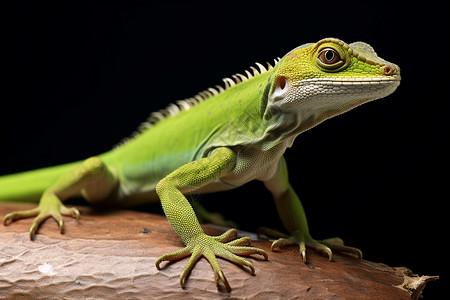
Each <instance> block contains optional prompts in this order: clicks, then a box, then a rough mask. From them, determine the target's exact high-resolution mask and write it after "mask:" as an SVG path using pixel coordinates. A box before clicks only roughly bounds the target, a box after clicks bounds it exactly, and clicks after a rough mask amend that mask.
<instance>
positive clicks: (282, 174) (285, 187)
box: [262, 157, 362, 262]
mask: <svg viewBox="0 0 450 300" xmlns="http://www.w3.org/2000/svg"><path fill="white" fill-rule="evenodd" d="M264 184H265V186H266V187H267V189H268V190H269V191H270V192H271V193H272V195H273V197H274V200H275V203H276V207H277V210H278V214H279V215H280V218H281V221H282V222H283V224H284V226H285V227H286V229H287V230H288V231H289V233H290V236H287V235H282V234H278V233H276V232H274V231H271V230H267V229H263V230H262V232H263V233H266V234H268V235H272V236H275V237H278V238H279V239H278V240H276V241H275V242H273V244H272V247H271V249H272V250H274V249H275V248H281V247H283V246H287V245H292V244H298V245H299V246H300V254H301V256H302V258H303V261H304V262H306V247H310V248H313V249H315V250H317V251H319V252H323V253H326V254H327V255H328V258H329V260H330V261H331V260H332V259H333V251H335V252H342V253H349V254H354V255H356V256H358V257H359V258H361V257H362V252H361V251H360V250H359V249H356V248H353V247H348V246H344V243H343V241H342V240H341V239H340V238H331V239H326V240H322V241H316V240H314V239H313V238H312V237H311V235H310V233H309V229H308V223H307V220H306V215H305V211H304V210H303V206H302V204H301V202H300V200H299V198H298V196H297V194H296V193H295V191H294V189H293V188H292V187H291V185H290V184H289V178H288V171H287V165H286V161H285V159H284V157H282V158H281V159H280V162H279V166H278V170H277V172H276V174H275V175H274V176H273V177H272V178H271V179H269V180H267V181H265V182H264Z"/></svg>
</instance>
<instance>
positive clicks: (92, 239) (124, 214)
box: [0, 204, 437, 300]
mask: <svg viewBox="0 0 450 300" xmlns="http://www.w3.org/2000/svg"><path fill="white" fill-rule="evenodd" d="M30 207H33V206H31V205H24V204H1V205H0V216H1V217H2V218H3V216H4V215H5V214H6V213H7V212H10V211H13V210H18V209H27V208H30ZM79 209H80V211H81V212H82V216H81V218H80V220H78V221H76V220H74V219H71V218H65V229H66V230H65V233H64V234H63V235H61V234H60V233H59V230H58V227H57V225H56V223H55V222H54V221H52V220H47V221H46V222H45V223H44V224H43V225H42V226H41V228H40V229H39V232H38V234H37V236H36V238H35V240H34V241H30V240H29V235H28V230H29V227H30V225H31V221H32V220H31V219H26V220H19V221H17V222H15V223H14V224H12V225H9V226H7V227H5V226H2V225H0V299H3V298H6V299H31V298H32V299H41V298H47V299H67V298H69V299H72V298H76V299H86V298H91V299H117V298H121V299H130V298H133V299H155V298H157V299H190V298H195V299H220V298H233V299H244V298H245V299H341V298H342V299H359V300H361V299H417V298H418V297H419V295H420V293H421V291H422V290H423V288H424V287H425V285H426V283H427V282H428V281H431V280H434V279H436V278H437V277H430V276H421V277H419V276H417V275H414V274H412V272H411V271H410V270H408V269H406V268H403V267H399V268H395V267H389V266H386V265H384V264H380V263H373V262H369V261H366V260H358V259H356V258H352V257H346V256H341V255H335V258H334V262H329V261H328V259H327V258H326V257H323V256H321V255H319V254H317V253H315V252H314V251H309V256H308V260H309V263H308V264H304V263H303V262H302V261H301V259H300V257H299V254H298V252H297V249H296V248H294V247H292V248H289V249H287V250H285V251H283V252H276V253H274V252H270V242H269V241H267V240H258V241H254V242H253V245H254V246H256V247H260V248H262V249H264V250H266V251H267V252H268V253H269V261H263V260H260V259H259V258H258V257H255V258H249V260H250V261H251V262H252V263H253V264H254V266H255V269H256V275H255V276H252V275H250V274H249V273H248V272H247V271H246V270H244V269H242V268H240V267H237V266H236V265H234V264H232V263H230V262H227V261H224V260H221V261H220V264H221V266H222V269H223V271H224V273H225V275H226V276H227V279H228V281H229V283H230V285H231V286H232V288H233V290H232V292H231V293H227V292H226V290H225V289H224V288H221V287H219V288H217V287H216V286H215V284H214V276H213V273H212V269H211V267H210V266H209V264H208V263H207V262H206V260H205V259H202V260H200V261H199V262H198V263H197V265H196V267H195V268H194V270H193V272H192V274H191V275H190V277H189V279H188V281H187V284H186V288H185V289H182V288H181V287H180V284H179V276H180V274H181V272H182V270H183V267H184V265H185V263H186V260H183V261H180V262H176V263H173V264H169V265H165V267H164V268H163V269H162V270H161V271H158V270H157V269H156V267H155V261H156V259H157V257H159V256H160V255H162V254H164V253H167V252H171V251H175V250H177V249H180V247H182V246H183V244H182V242H181V239H180V238H179V237H178V236H177V235H176V234H175V232H174V231H173V229H172V228H171V226H170V224H169V223H168V221H167V219H166V218H165V217H164V216H160V215H153V214H148V213H140V212H134V211H127V210H115V211H107V212H104V211H103V212H99V211H94V210H92V209H91V208H87V207H79ZM204 228H205V231H206V232H207V233H209V234H219V233H221V232H220V230H218V229H216V228H214V227H212V226H204Z"/></svg>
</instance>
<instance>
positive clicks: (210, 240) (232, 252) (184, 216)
mask: <svg viewBox="0 0 450 300" xmlns="http://www.w3.org/2000/svg"><path fill="white" fill-rule="evenodd" d="M235 162H236V155H235V153H234V152H233V151H232V150H231V149H229V148H226V147H222V148H218V149H215V150H214V151H213V152H212V153H211V155H210V156H209V157H206V158H202V159H199V160H197V161H193V162H191V163H188V164H186V165H184V166H182V167H180V168H178V169H176V170H175V171H173V172H172V173H171V174H169V175H168V176H167V177H165V178H164V179H162V180H161V181H160V182H159V183H158V185H157V186H156V192H157V193H158V195H159V197H160V199H161V205H162V207H163V210H164V213H165V215H166V216H167V219H169V222H170V224H172V227H173V228H174V230H175V232H176V233H177V234H178V235H179V236H180V237H181V238H182V239H183V241H184V243H185V245H186V247H185V248H184V249H182V250H179V251H176V252H173V253H169V254H166V255H163V256H161V257H160V258H158V259H157V261H156V267H157V268H158V269H160V263H161V262H162V261H165V260H167V261H176V260H178V259H181V258H184V257H186V256H189V255H191V257H190V259H189V261H188V262H187V264H186V266H185V268H184V271H183V273H182V274H181V276H180V284H181V286H182V287H184V285H185V281H186V278H187V276H188V275H189V273H190V272H191V270H192V269H193V267H194V265H195V263H196V261H197V260H198V259H200V258H201V257H202V256H204V257H205V258H206V259H207V260H208V262H209V263H210V264H211V267H212V268H213V271H214V276H215V282H216V285H218V282H219V279H220V280H222V282H223V283H224V284H225V287H226V288H227V290H228V291H230V290H231V287H230V285H229V284H228V281H227V279H226V277H225V275H224V273H223V272H222V270H221V268H220V266H219V264H218V262H217V259H216V256H219V257H222V258H225V259H227V260H229V261H231V262H234V263H236V264H238V265H241V266H245V267H248V268H249V269H250V272H251V274H253V273H254V267H253V265H252V264H251V263H250V262H248V261H247V260H245V259H243V258H241V257H239V256H238V255H251V254H261V255H263V256H264V257H265V259H267V254H266V253H265V252H264V251H263V250H261V249H258V248H253V247H248V245H249V244H250V239H249V238H241V239H237V240H232V239H234V238H236V230H235V229H231V230H229V231H227V232H226V233H224V234H223V235H221V236H219V237H213V236H208V235H206V234H205V233H204V232H203V229H202V228H201V227H200V223H199V222H198V220H197V217H196V215H195V213H194V210H193V209H192V207H191V205H190V204H189V202H188V200H187V199H186V198H185V197H184V195H183V193H182V192H190V191H195V190H196V189H198V188H200V187H202V186H204V185H206V184H208V183H210V182H212V181H213V180H215V179H216V178H219V177H221V176H222V175H224V174H226V173H228V172H229V171H230V170H232V169H233V168H234V166H235ZM230 240H232V241H230Z"/></svg>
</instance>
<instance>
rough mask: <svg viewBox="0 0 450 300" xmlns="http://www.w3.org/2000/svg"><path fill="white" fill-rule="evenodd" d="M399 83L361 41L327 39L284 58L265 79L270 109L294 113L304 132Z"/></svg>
mask: <svg viewBox="0 0 450 300" xmlns="http://www.w3.org/2000/svg"><path fill="white" fill-rule="evenodd" d="M399 84H400V68H399V67H398V66H397V65H395V64H392V63H389V62H387V61H385V60H383V59H381V58H380V57H378V56H377V54H376V53H375V51H374V50H373V48H372V47H371V46H370V45H368V44H366V43H363V42H356V43H352V44H346V43H344V42H342V41H340V40H338V39H334V38H327V39H323V40H321V41H319V42H317V43H316V44H305V45H303V46H300V47H297V48H295V49H294V50H292V51H291V52H289V53H288V54H286V55H285V56H284V57H283V58H282V59H281V60H280V61H279V62H278V64H277V65H276V67H275V68H274V70H273V73H272V76H271V87H270V91H269V95H268V96H269V99H268V104H269V106H270V108H271V109H272V110H273V109H275V110H277V111H282V112H287V113H293V112H295V113H297V114H300V118H301V119H303V120H304V121H305V120H309V121H308V122H307V123H309V124H303V125H304V126H305V127H307V128H311V127H312V126H314V125H316V124H318V123H320V122H322V121H323V120H325V119H328V118H330V117H333V116H335V115H338V114H341V113H343V112H346V111H348V110H350V109H352V108H354V107H356V106H358V105H361V104H363V103H366V102H368V101H371V100H375V99H379V98H383V97H386V96H387V95H389V94H391V93H392V92H394V91H395V89H396V88H397V86H398V85H399Z"/></svg>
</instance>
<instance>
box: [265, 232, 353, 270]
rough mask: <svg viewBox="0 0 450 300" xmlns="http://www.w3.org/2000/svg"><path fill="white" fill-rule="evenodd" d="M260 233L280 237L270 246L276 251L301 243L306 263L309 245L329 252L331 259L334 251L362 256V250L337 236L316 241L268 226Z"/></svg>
mask: <svg viewBox="0 0 450 300" xmlns="http://www.w3.org/2000/svg"><path fill="white" fill-rule="evenodd" d="M258 234H264V235H267V236H271V237H275V238H278V239H277V240H276V241H274V242H273V243H272V246H271V247H270V250H272V251H275V250H276V249H277V248H278V249H281V248H283V247H286V246H290V245H299V246H300V255H301V256H302V258H303V262H304V263H306V248H307V247H308V248H311V249H314V250H316V251H318V252H321V253H325V254H327V255H328V259H329V260H330V261H332V260H333V251H334V252H337V253H344V254H350V255H355V256H357V257H358V258H359V259H361V258H362V252H361V250H359V249H357V248H354V247H349V246H345V245H344V241H343V240H342V239H340V238H337V237H336V238H329V239H325V240H319V241H316V240H314V239H313V238H311V237H310V236H308V237H297V236H287V235H285V234H283V233H280V232H278V231H275V230H272V229H268V228H260V229H259V230H258Z"/></svg>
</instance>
